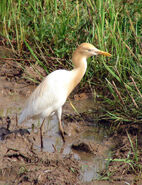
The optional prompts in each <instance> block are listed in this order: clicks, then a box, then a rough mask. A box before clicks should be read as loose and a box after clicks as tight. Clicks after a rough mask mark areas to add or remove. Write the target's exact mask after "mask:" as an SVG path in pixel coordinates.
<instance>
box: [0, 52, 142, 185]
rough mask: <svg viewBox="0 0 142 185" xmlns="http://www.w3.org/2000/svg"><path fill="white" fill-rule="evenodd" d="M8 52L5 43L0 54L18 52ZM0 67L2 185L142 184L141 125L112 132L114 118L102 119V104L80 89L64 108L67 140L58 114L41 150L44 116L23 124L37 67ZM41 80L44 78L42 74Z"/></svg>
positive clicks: (50, 123) (47, 127) (4, 63)
mask: <svg viewBox="0 0 142 185" xmlns="http://www.w3.org/2000/svg"><path fill="white" fill-rule="evenodd" d="M2 51H3V48H0V53H1V54H0V55H2V54H4V57H12V54H11V50H9V49H8V50H5V53H4V52H2ZM0 67H1V71H0V185H1V184H2V185H3V184H8V185H11V184H22V185H28V184H39V185H42V184H43V185H44V184H63V185H64V184H72V185H73V184H76V185H77V184H79V185H80V184H91V185H93V184H95V185H109V184H110V185H111V184H117V185H119V184H120V185H121V184H139V185H140V184H142V181H141V179H142V174H141V170H140V169H141V164H142V161H141V157H142V155H141V145H142V142H141V134H142V128H141V126H140V125H131V126H128V125H125V126H120V127H119V129H118V130H117V131H115V132H114V133H111V134H110V123H107V122H104V121H102V122H101V124H98V121H97V116H100V114H101V105H100V104H99V103H96V102H94V99H93V98H92V96H91V95H90V94H89V93H80V94H75V95H72V97H73V99H68V101H67V103H66V104H65V105H64V107H63V117H62V118H63V124H64V129H65V132H66V133H67V134H68V135H67V136H66V138H65V139H66V142H65V144H63V141H62V139H61V136H60V135H59V132H58V130H59V129H58V124H57V119H56V117H55V116H53V117H52V118H51V119H50V121H48V120H47V121H46V123H45V128H44V136H43V138H44V140H43V143H44V148H43V150H41V147H40V133H39V127H40V124H41V121H42V120H37V121H31V120H30V121H28V122H26V123H24V124H23V125H18V123H17V119H18V116H19V113H20V111H21V109H22V107H23V105H24V102H25V100H26V98H27V97H28V96H29V95H30V94H31V92H32V91H33V89H34V88H35V86H34V85H31V84H30V83H29V82H28V81H25V79H23V78H24V76H26V74H27V73H33V71H32V69H31V68H30V66H28V65H26V68H25V72H24V71H23V70H22V69H21V68H20V67H19V65H18V63H17V62H15V61H12V62H9V60H1V63H0ZM38 70H40V69H38ZM44 75H45V74H43V76H44ZM35 79H36V80H39V79H38V76H35ZM27 82H28V83H27ZM84 92H88V91H84ZM110 136H111V137H110ZM130 138H131V139H130ZM132 146H133V147H132ZM134 149H135V151H134ZM136 149H137V150H136ZM137 156H138V157H139V161H137V159H136V157H137ZM115 159H121V160H122V161H123V162H121V161H116V160H115ZM124 159H125V162H124ZM133 167H134V168H133ZM96 179H97V180H96ZM98 179H99V180H100V181H98ZM106 180H107V181H106Z"/></svg>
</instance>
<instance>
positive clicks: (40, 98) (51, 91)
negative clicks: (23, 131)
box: [18, 70, 68, 123]
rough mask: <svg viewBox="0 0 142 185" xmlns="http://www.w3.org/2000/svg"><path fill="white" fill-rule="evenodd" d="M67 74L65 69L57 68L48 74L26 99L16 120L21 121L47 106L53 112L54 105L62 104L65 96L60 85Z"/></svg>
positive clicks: (35, 114) (37, 113)
mask: <svg viewBox="0 0 142 185" xmlns="http://www.w3.org/2000/svg"><path fill="white" fill-rule="evenodd" d="M60 71H62V73H61V72H60ZM61 74H62V77H61ZM63 74H64V75H63ZM67 74H68V73H66V72H65V70H58V71H55V72H53V73H51V74H50V75H48V76H47V77H46V78H45V79H44V80H43V82H41V84H40V85H39V86H38V87H37V88H36V89H35V90H34V92H33V93H32V94H31V96H30V97H29V99H28V100H27V103H26V106H25V108H24V110H23V111H22V113H21V115H20V118H19V121H18V122H19V123H22V122H23V121H25V120H27V119H29V118H32V117H35V116H38V115H40V114H41V113H43V112H44V111H45V110H47V108H48V109H49V111H48V112H53V111H54V110H55V109H56V107H57V108H58V107H59V106H62V105H63V104H64V102H65V101H66V98H67V95H66V94H67V93H66V91H65V88H63V86H62V85H63V81H64V80H65V79H66V78H67ZM47 116H48V115H47Z"/></svg>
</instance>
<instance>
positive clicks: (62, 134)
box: [59, 120, 65, 142]
mask: <svg viewBox="0 0 142 185" xmlns="http://www.w3.org/2000/svg"><path fill="white" fill-rule="evenodd" d="M59 129H60V133H61V136H62V139H63V142H65V136H64V129H63V127H62V122H61V120H59Z"/></svg>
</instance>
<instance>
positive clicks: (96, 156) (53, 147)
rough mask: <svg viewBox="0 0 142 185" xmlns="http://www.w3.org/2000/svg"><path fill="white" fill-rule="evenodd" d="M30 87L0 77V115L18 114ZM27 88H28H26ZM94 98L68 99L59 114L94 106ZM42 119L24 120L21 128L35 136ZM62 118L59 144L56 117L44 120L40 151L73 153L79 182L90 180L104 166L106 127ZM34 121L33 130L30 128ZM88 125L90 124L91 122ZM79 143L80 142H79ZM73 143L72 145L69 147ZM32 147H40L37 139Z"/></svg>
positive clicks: (97, 174) (106, 149)
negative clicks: (78, 166)
mask: <svg viewBox="0 0 142 185" xmlns="http://www.w3.org/2000/svg"><path fill="white" fill-rule="evenodd" d="M33 88H34V87H25V86H24V85H15V84H12V83H11V82H7V81H5V80H2V79H1V80H0V105H1V106H0V116H1V117H3V116H7V115H9V116H13V117H14V116H15V115H16V113H17V114H18V115H19V113H20V110H21V109H22V107H23V104H24V102H25V100H26V98H27V96H28V95H29V94H30V93H31V92H32V90H33ZM27 89H28V90H27ZM94 106H95V104H94V101H93V99H92V98H85V99H82V100H78V101H68V102H67V103H66V104H65V106H64V109H63V114H64V115H65V114H72V115H73V114H74V113H75V114H76V113H82V112H85V111H90V110H91V109H92V108H93V109H94ZM41 121H42V120H37V121H36V122H35V121H31V120H30V121H28V122H27V123H25V124H24V125H23V128H28V129H29V131H31V132H32V131H34V132H35V134H36V133H37V135H36V136H37V137H39V135H38V132H39V125H40V123H41ZM66 122H67V121H63V123H64V127H65V131H66V132H67V134H68V136H66V142H65V144H63V142H62V139H61V137H60V135H59V133H58V123H57V118H56V116H53V117H52V118H50V120H49V121H46V123H45V128H44V131H45V133H44V140H43V142H44V149H43V150H44V151H45V152H50V153H53V152H54V153H55V152H60V153H61V155H63V156H66V155H67V154H71V155H73V157H74V158H75V159H77V160H78V161H80V164H81V169H80V172H81V175H80V179H81V180H82V181H83V182H90V181H92V180H93V179H97V178H98V177H99V173H98V172H99V171H101V170H103V169H104V168H105V165H106V160H105V159H106V158H108V157H109V155H110V147H111V143H109V142H108V135H107V129H106V128H103V127H100V126H97V124H95V123H94V124H93V125H94V126H84V123H83V125H82V122H83V121H81V122H78V123H76V122H69V123H68V124H67V125H66ZM32 123H34V125H35V127H34V130H33V129H32V126H31V125H32ZM91 125H92V123H91ZM82 143H83V145H85V146H89V149H87V151H86V150H84V149H81V148H80V147H78V146H82ZM80 144H81V145H80ZM72 146H76V148H74V147H72ZM34 148H35V149H37V150H40V144H39V142H35V145H34Z"/></svg>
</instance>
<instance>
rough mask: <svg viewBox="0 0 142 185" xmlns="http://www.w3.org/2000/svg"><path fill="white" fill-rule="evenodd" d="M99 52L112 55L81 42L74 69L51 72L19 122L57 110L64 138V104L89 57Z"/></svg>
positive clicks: (32, 96) (84, 70)
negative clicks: (62, 117) (62, 116)
mask: <svg viewBox="0 0 142 185" xmlns="http://www.w3.org/2000/svg"><path fill="white" fill-rule="evenodd" d="M98 54H101V55H106V56H111V55H110V54H109V53H107V52H103V51H100V50H98V49H97V48H95V47H94V46H93V45H91V44H88V43H83V44H81V45H80V46H79V47H78V48H77V49H76V50H75V52H74V53H73V57H72V62H73V64H74V69H73V70H71V71H67V70H56V71H54V72H52V73H50V74H49V75H48V76H47V77H46V78H45V79H44V80H43V81H42V82H41V84H40V85H39V86H38V87H37V88H36V89H35V90H34V92H33V93H32V94H31V96H30V97H29V99H28V100H27V103H26V105H25V108H24V109H23V111H22V113H21V115H20V118H19V121H18V122H19V123H23V122H24V121H26V120H28V119H31V118H33V119H35V118H43V119H44V118H46V117H49V116H50V115H51V114H52V113H54V112H55V113H56V114H57V117H58V120H59V128H60V131H61V135H62V137H63V139H64V131H63V128H62V125H61V114H62V106H63V105H64V103H65V101H66V99H67V97H68V95H69V94H70V93H71V91H72V90H73V89H74V88H75V87H76V85H77V84H78V83H79V82H80V80H81V79H82V77H83V76H84V74H85V72H86V68H87V58H88V57H90V56H93V55H98Z"/></svg>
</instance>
